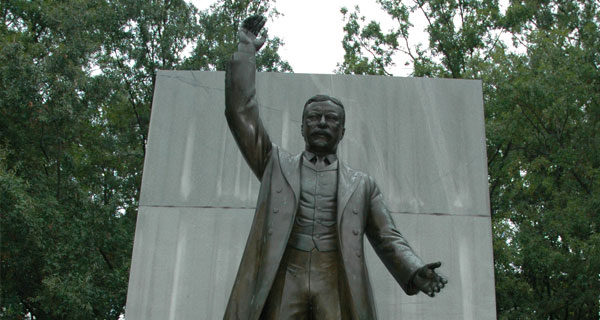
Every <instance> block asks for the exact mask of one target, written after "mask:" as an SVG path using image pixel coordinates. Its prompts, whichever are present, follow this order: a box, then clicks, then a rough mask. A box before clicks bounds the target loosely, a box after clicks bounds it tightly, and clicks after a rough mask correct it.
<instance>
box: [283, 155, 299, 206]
mask: <svg viewBox="0 0 600 320" xmlns="http://www.w3.org/2000/svg"><path fill="white" fill-rule="evenodd" d="M301 157H302V153H299V154H297V155H294V156H292V155H290V154H287V153H286V154H283V153H281V152H280V153H279V163H280V165H281V172H283V176H284V177H285V179H286V180H287V182H288V184H289V185H290V187H291V188H292V191H293V192H294V198H295V199H296V205H297V204H298V201H299V199H300V159H301Z"/></svg>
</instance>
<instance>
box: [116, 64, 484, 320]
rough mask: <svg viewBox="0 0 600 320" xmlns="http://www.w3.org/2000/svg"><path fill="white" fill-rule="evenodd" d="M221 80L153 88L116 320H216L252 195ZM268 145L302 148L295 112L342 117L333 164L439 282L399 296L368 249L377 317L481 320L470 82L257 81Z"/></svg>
mask: <svg viewBox="0 0 600 320" xmlns="http://www.w3.org/2000/svg"><path fill="white" fill-rule="evenodd" d="M223 84H224V74H223V73H219V72H198V71H161V72H159V73H158V76H157V85H156V90H155V96H154V102H153V110H152V118H151V123H150V133H149V141H148V147H147V155H146V161H145V165H144V176H143V181H142V193H141V199H140V204H141V205H140V211H139V216H138V224H137V229H136V236H135V242H134V252H133V261H132V267H131V276H130V283H129V292H128V296H127V313H126V316H127V319H129V320H131V319H219V318H222V315H223V313H224V310H225V306H226V304H227V298H228V296H229V291H230V290H231V287H232V285H233V281H234V279H235V274H236V271H237V267H238V265H239V261H240V258H241V254H242V251H243V248H244V245H245V242H246V237H247V236H248V232H249V228H250V223H251V221H252V214H253V208H254V205H255V202H256V198H257V196H258V187H259V184H258V180H257V179H256V178H255V177H254V176H253V174H252V173H251V171H250V170H249V168H248V166H247V165H246V163H245V162H244V160H243V159H242V157H241V155H240V153H239V151H238V149H237V146H236V144H235V142H234V140H233V138H232V137H231V134H230V133H229V130H228V128H227V125H226V122H225V119H224V116H223V111H224V92H223V91H224V90H223ZM257 92H258V99H259V102H260V103H261V110H260V112H261V116H262V118H263V122H264V124H265V126H266V127H267V129H268V132H269V134H270V136H271V139H272V140H273V141H274V142H275V143H277V144H279V145H281V146H282V147H283V148H285V149H287V150H288V151H291V152H300V151H301V150H303V147H304V143H303V140H302V137H301V135H300V121H301V115H302V106H303V104H304V102H305V101H306V100H307V99H308V98H309V97H311V96H313V95H314V94H317V93H325V94H330V95H333V96H336V97H339V98H340V99H341V100H342V102H343V103H344V105H345V109H346V114H347V120H346V134H345V137H344V140H343V141H342V143H341V144H340V148H339V151H338V154H339V156H340V158H341V159H343V160H345V161H346V162H348V163H349V164H350V165H351V166H352V167H354V168H357V169H360V170H364V171H366V172H368V173H370V174H371V175H372V176H373V177H374V178H375V179H376V181H377V182H378V184H379V187H380V188H381V189H382V191H383V193H384V195H385V197H386V200H387V203H388V207H389V208H390V210H391V211H392V212H393V213H394V214H393V216H394V219H395V221H396V223H397V225H398V227H399V229H400V231H401V232H403V233H404V235H405V236H406V238H407V239H408V240H409V242H410V243H411V244H412V246H413V248H414V249H415V251H416V252H417V253H419V254H420V255H421V256H422V257H423V259H424V260H425V261H437V260H442V261H443V262H444V265H443V267H442V268H441V269H440V270H441V272H442V273H443V274H445V275H446V276H447V277H448V278H449V279H450V283H449V284H448V287H447V288H446V289H445V290H444V292H443V293H442V294H441V295H440V296H438V297H436V298H435V299H430V298H428V297H426V296H424V295H422V294H421V295H417V296H413V297H408V296H406V295H405V294H404V293H403V292H402V290H401V289H400V287H399V286H398V285H397V284H396V283H395V282H394V280H393V278H392V277H391V276H390V275H389V274H388V273H387V271H386V270H385V267H384V266H383V265H382V264H381V262H380V261H379V260H378V259H377V257H376V256H375V255H374V253H373V251H372V250H371V249H370V246H369V245H367V246H366V247H368V248H369V249H368V252H367V255H366V256H367V261H368V267H369V272H370V275H371V281H372V284H373V290H374V295H375V300H376V307H377V311H378V315H379V318H380V319H383V320H386V319H495V298H494V280H493V263H492V260H493V259H492V249H491V226H490V210H489V200H488V189H487V168H486V156H485V134H484V127H483V106H482V96H481V83H480V82H479V81H469V80H441V79H415V78H392V77H374V76H348V75H310V74H279V73H259V74H258V75H257Z"/></svg>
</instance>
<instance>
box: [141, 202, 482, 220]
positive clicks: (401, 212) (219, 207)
mask: <svg viewBox="0 0 600 320" xmlns="http://www.w3.org/2000/svg"><path fill="white" fill-rule="evenodd" d="M140 207H150V208H197V209H252V210H256V207H230V206H177V205H140ZM390 213H396V214H414V215H429V216H461V217H481V218H489V217H490V216H489V215H484V214H452V213H440V212H407V211H390Z"/></svg>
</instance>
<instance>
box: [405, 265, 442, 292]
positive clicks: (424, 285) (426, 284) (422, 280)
mask: <svg viewBox="0 0 600 320" xmlns="http://www.w3.org/2000/svg"><path fill="white" fill-rule="evenodd" d="M441 265H442V263H441V262H439V261H438V262H434V263H429V264H426V265H424V266H423V267H421V268H420V269H419V270H417V273H416V274H415V277H414V279H413V284H414V285H415V286H416V287H417V288H419V290H421V291H423V292H424V293H425V294H426V295H428V296H430V297H433V296H435V294H436V293H438V292H440V290H441V289H442V288H443V287H444V286H445V285H446V283H448V280H446V279H445V278H444V277H442V276H440V275H438V274H437V273H435V271H433V270H434V269H436V268H439V267H440V266H441Z"/></svg>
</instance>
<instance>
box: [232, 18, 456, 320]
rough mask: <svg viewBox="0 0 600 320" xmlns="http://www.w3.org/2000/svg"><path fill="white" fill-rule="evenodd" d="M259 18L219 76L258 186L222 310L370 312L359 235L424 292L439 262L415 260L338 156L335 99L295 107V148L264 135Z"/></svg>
mask: <svg viewBox="0 0 600 320" xmlns="http://www.w3.org/2000/svg"><path fill="white" fill-rule="evenodd" d="M265 21H266V19H265V18H264V17H262V16H252V17H249V18H247V19H246V20H244V22H243V24H242V27H241V28H240V30H239V32H238V36H239V45H238V51H237V52H236V53H235V54H234V55H233V58H232V60H231V62H230V64H229V67H228V70H227V73H226V80H225V105H226V108H225V115H226V118H227V121H228V124H229V127H230V129H231V132H232V134H233V136H234V138H235V140H236V142H237V144H238V146H239V148H240V150H241V152H242V154H243V156H244V158H245V159H246V161H247V162H248V165H249V166H250V168H251V169H252V171H253V172H254V174H256V176H257V177H258V179H259V180H260V181H261V187H260V193H259V196H258V202H257V205H256V213H255V216H254V221H253V222H252V227H251V229H250V235H249V237H248V242H247V243H246V248H245V250H244V254H243V257H242V261H241V263H240V267H239V270H238V274H237V277H236V281H235V284H234V286H233V289H232V291H231V296H230V298H229V303H228V305H227V310H226V311H225V317H224V318H225V319H252V320H256V319H375V318H376V315H375V305H374V302H373V295H372V292H371V286H370V283H369V279H368V275H367V270H366V267H365V258H364V248H363V237H364V236H365V235H366V236H367V238H368V239H369V241H370V242H371V245H372V246H373V248H374V249H375V252H376V253H377V254H378V256H379V258H380V259H381V260H382V261H383V263H384V264H385V266H386V267H387V269H388V270H389V272H390V273H391V274H392V275H393V276H394V278H395V279H396V281H398V283H399V284H400V286H401V287H402V288H403V289H404V291H405V292H406V293H407V294H409V295H413V294H416V293H418V292H419V291H423V292H424V293H426V294H427V295H429V296H431V297H433V296H434V295H435V293H437V292H439V291H440V289H441V288H443V287H444V284H445V283H447V281H446V279H444V278H443V277H441V276H439V275H438V274H436V273H435V271H434V269H435V268H438V267H439V266H440V265H441V263H440V262H436V263H430V264H424V263H423V262H422V261H421V259H420V258H419V257H418V256H417V255H416V254H415V253H414V252H413V251H412V249H411V248H410V246H409V245H408V243H407V242H406V240H405V239H404V238H403V237H402V235H401V234H400V232H399V231H398V230H397V229H396V226H395V224H394V221H393V220H392V218H391V216H390V213H389V212H388V209H387V208H386V206H385V204H384V202H383V196H382V194H381V193H380V191H379V189H378V187H377V185H376V184H375V182H374V181H373V179H372V178H371V177H370V176H368V175H367V174H365V173H362V172H359V171H356V170H354V169H351V168H350V167H348V166H347V165H346V164H345V163H344V162H342V161H340V160H338V159H337V156H336V150H337V145H338V143H339V142H340V141H341V140H342V138H343V136H344V130H345V129H344V121H345V111H344V106H343V104H342V103H341V102H340V101H339V100H338V99H336V98H333V97H329V96H326V95H317V96H314V97H312V98H310V99H309V100H308V101H307V102H306V104H305V105H304V111H303V115H302V128H301V129H302V136H303V137H304V140H305V142H306V150H305V151H304V152H302V153H300V154H297V155H292V154H289V153H287V152H286V151H284V150H282V149H281V148H279V147H278V146H277V145H274V144H272V143H271V140H270V139H269V136H268V134H267V132H266V131H265V128H264V126H263V124H262V122H261V119H260V117H259V114H258V102H257V100H256V96H255V91H256V90H255V73H256V70H255V69H256V66H255V53H256V52H257V51H258V50H259V49H260V48H261V47H262V45H263V44H264V41H265V40H264V38H263V37H260V38H257V36H258V34H259V33H260V31H261V29H262V28H263V26H264V24H265Z"/></svg>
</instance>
